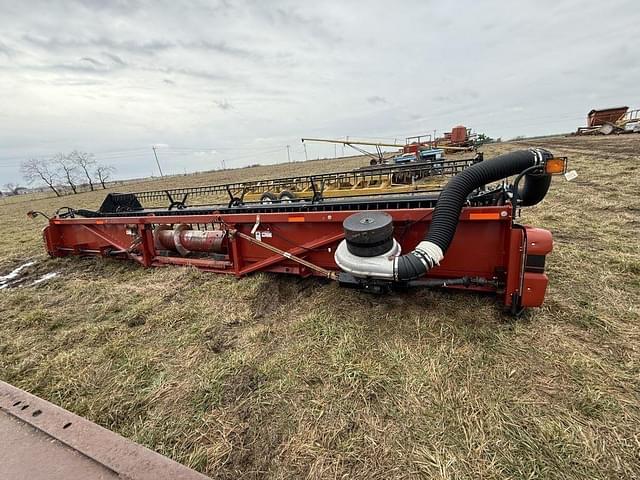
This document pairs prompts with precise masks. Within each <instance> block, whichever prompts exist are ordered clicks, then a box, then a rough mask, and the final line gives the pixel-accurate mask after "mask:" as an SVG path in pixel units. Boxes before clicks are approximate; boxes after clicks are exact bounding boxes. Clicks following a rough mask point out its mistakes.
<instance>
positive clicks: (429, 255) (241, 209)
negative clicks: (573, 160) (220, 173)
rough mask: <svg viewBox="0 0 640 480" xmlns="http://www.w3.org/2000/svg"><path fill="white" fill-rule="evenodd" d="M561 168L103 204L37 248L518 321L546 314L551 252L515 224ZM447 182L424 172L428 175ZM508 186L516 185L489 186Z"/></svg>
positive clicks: (540, 237)
mask: <svg viewBox="0 0 640 480" xmlns="http://www.w3.org/2000/svg"><path fill="white" fill-rule="evenodd" d="M397 168H398V169H402V168H406V167H401V166H399V167H397ZM412 168H416V167H415V166H413V167H412ZM565 168H566V159H565V158H557V157H554V156H553V155H552V154H551V153H550V152H548V151H546V150H542V149H531V150H523V151H517V152H513V153H509V154H506V155H501V156H498V157H496V158H494V159H492V160H488V161H476V162H471V163H470V164H469V165H468V166H466V168H464V169H463V170H462V171H459V170H455V171H449V173H448V175H449V176H450V179H449V181H448V183H447V184H446V186H445V187H444V188H432V189H428V188H425V189H424V190H413V191H411V192H403V193H395V192H394V191H390V192H386V193H385V192H383V193H381V194H377V195H371V194H368V195H363V196H353V195H352V196H348V197H346V196H345V197H331V198H323V196H322V185H321V182H319V181H318V182H316V181H315V180H314V178H313V177H311V183H312V184H314V192H315V193H316V194H314V195H313V197H312V198H307V199H297V200H293V201H292V200H291V199H284V200H282V201H274V202H269V203H258V202H255V203H252V202H243V201H242V199H241V198H238V197H237V196H234V194H233V192H232V190H231V188H230V187H229V186H228V185H227V186H224V185H223V186H220V185H218V186H208V187H195V188H184V189H175V190H164V191H154V192H139V193H122V194H120V193H111V194H109V195H108V196H107V198H106V199H105V201H104V202H103V204H102V206H101V207H100V209H99V210H98V211H91V210H84V209H70V210H66V211H64V212H59V213H58V214H56V215H55V216H54V217H53V218H51V219H50V221H49V224H48V226H47V227H46V228H45V229H44V240H45V244H46V249H47V251H48V252H49V254H50V255H51V256H54V257H64V256H69V255H83V256H86V255H96V256H103V257H111V258H117V259H123V260H131V261H134V262H137V263H139V264H140V265H142V266H145V267H152V266H166V265H189V266H193V267H196V268H199V269H202V270H206V271H210V272H214V273H225V274H232V275H235V276H237V277H242V276H244V275H248V274H250V273H252V272H256V271H267V272H276V273H286V274H293V275H299V276H303V277H306V276H311V275H316V276H321V277H325V278H328V279H330V280H334V281H337V282H339V283H340V284H341V285H344V286H347V287H353V288H360V289H363V290H367V291H371V292H391V291H393V290H396V289H404V288H408V287H444V288H453V289H468V290H475V291H480V292H489V293H493V294H495V295H496V296H497V297H498V299H499V301H500V302H501V303H502V304H503V305H504V306H505V308H506V309H508V310H510V311H511V312H512V313H514V314H515V313H519V312H521V311H522V309H524V308H526V307H536V306H539V305H541V304H542V302H543V299H544V295H545V290H546V287H547V282H548V279H547V276H546V274H545V273H544V266H545V258H546V255H547V254H549V252H551V249H552V238H551V234H550V233H549V232H548V231H546V230H543V229H540V228H535V227H530V226H523V225H520V224H518V223H517V222H516V216H517V212H518V211H519V209H520V208H521V207H526V206H530V205H534V204H536V203H538V202H540V201H541V200H542V199H543V198H544V196H545V195H546V193H547V190H548V188H549V185H550V182H551V176H550V175H551V174H553V173H563V172H564V171H565ZM446 172H447V170H446V169H441V170H434V169H433V168H432V166H429V165H426V164H425V170H424V175H433V176H437V175H447V173H446ZM351 173H352V174H355V173H358V174H366V172H365V173H363V171H362V170H359V171H356V172H351ZM395 174H396V173H394V172H392V173H390V175H392V176H393V175H395ZM512 176H515V180H514V182H513V183H512V184H508V183H506V182H501V183H499V184H497V185H493V186H489V187H488V186H487V185H490V184H492V183H495V182H499V181H501V180H503V179H506V178H508V177H512ZM392 178H393V177H392ZM290 181H291V182H295V181H296V179H290ZM305 181H308V180H307V179H305ZM276 183H277V182H276ZM216 189H217V190H216ZM212 191H226V192H227V193H228V195H229V200H228V202H225V203H224V204H221V203H218V204H198V203H197V202H195V203H190V201H192V200H194V201H195V200H196V199H197V198H198V197H202V196H206V195H211V192H212ZM176 199H178V200H176ZM153 202H156V203H155V204H153ZM158 202H163V204H161V205H159V204H158ZM143 204H144V205H143Z"/></svg>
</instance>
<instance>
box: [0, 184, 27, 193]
mask: <svg viewBox="0 0 640 480" xmlns="http://www.w3.org/2000/svg"><path fill="white" fill-rule="evenodd" d="M4 188H6V189H7V191H8V192H9V195H19V194H20V191H21V190H25V188H24V187H21V186H20V185H18V184H17V183H12V182H10V183H5V184H4Z"/></svg>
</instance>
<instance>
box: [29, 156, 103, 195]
mask: <svg viewBox="0 0 640 480" xmlns="http://www.w3.org/2000/svg"><path fill="white" fill-rule="evenodd" d="M114 172H115V167H113V166H111V165H104V164H102V163H98V162H97V161H96V159H95V156H94V155H93V154H92V153H87V152H79V151H78V150H74V151H73V152H71V153H67V154H64V153H60V154H58V155H56V156H54V157H52V158H47V159H41V158H31V159H29V160H25V161H23V162H22V163H21V164H20V173H21V174H22V176H23V178H24V179H25V180H26V181H27V183H29V184H32V183H34V182H37V183H44V184H45V185H46V186H47V187H49V188H50V189H51V191H53V193H55V194H56V196H58V197H60V196H61V195H62V194H63V190H62V189H63V187H67V186H68V187H69V189H70V190H71V192H73V193H78V188H79V187H81V186H85V185H88V186H89V188H90V189H91V191H94V190H95V188H96V185H98V184H99V185H100V186H102V188H107V187H106V182H107V181H109V179H110V178H111V175H112V174H113V173H114Z"/></svg>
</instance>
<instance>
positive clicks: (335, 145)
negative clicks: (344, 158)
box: [333, 143, 338, 158]
mask: <svg viewBox="0 0 640 480" xmlns="http://www.w3.org/2000/svg"><path fill="white" fill-rule="evenodd" d="M333 158H338V145H337V144H335V143H334V144H333Z"/></svg>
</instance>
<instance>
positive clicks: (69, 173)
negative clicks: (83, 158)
mask: <svg viewBox="0 0 640 480" xmlns="http://www.w3.org/2000/svg"><path fill="white" fill-rule="evenodd" d="M53 161H54V163H55V165H56V167H57V168H58V169H59V171H60V176H61V177H62V179H63V180H64V181H65V182H66V183H67V184H68V185H69V187H71V191H72V192H73V193H78V186H77V182H78V170H77V168H76V165H75V163H74V162H72V161H71V158H70V156H69V155H63V154H62V153H59V154H58V155H56V156H55V157H54V158H53Z"/></svg>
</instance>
